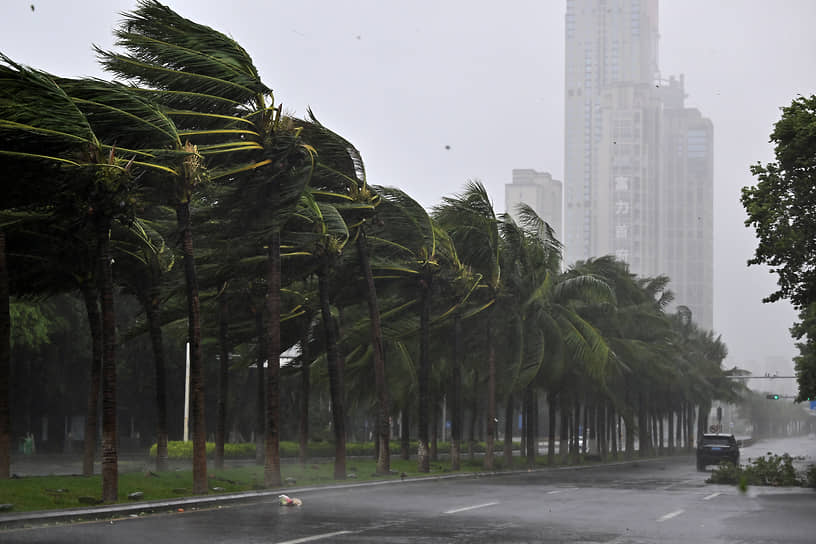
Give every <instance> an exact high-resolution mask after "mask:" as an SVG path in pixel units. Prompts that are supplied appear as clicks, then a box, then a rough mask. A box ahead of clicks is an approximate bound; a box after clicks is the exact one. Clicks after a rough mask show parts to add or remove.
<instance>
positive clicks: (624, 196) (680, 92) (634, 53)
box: [563, 0, 713, 328]
mask: <svg viewBox="0 0 816 544" xmlns="http://www.w3.org/2000/svg"><path fill="white" fill-rule="evenodd" d="M565 22H566V34H565V35H566V63H565V71H566V78H565V81H566V83H565V85H566V88H565V153H564V189H565V205H564V219H565V227H564V228H565V233H564V240H563V242H564V245H565V256H566V259H565V260H566V263H567V264H571V263H573V262H575V261H577V260H583V259H587V258H590V257H599V256H602V255H614V256H616V257H617V258H619V259H621V260H623V261H626V262H627V263H629V265H630V269H631V270H632V272H634V273H636V274H638V275H641V276H656V275H659V274H665V275H667V276H669V278H670V279H671V283H670V285H669V288H670V289H671V290H672V291H674V293H675V303H676V304H682V305H686V306H688V307H689V308H690V309H691V310H692V314H693V318H694V320H695V321H696V322H697V323H699V324H700V325H702V326H704V327H707V328H710V327H711V326H712V321H713V305H712V297H713V287H712V286H713V265H712V262H713V242H712V238H713V205H712V201H713V189H712V187H713V169H712V164H713V162H712V128H711V122H710V121H709V120H707V119H705V118H703V117H702V115H701V114H700V112H699V111H697V110H694V109H690V108H686V107H685V105H684V102H685V94H684V89H683V79H682V77H681V78H680V79H675V78H670V79H669V80H663V79H661V77H660V72H659V68H658V0H567V11H566V21H565Z"/></svg>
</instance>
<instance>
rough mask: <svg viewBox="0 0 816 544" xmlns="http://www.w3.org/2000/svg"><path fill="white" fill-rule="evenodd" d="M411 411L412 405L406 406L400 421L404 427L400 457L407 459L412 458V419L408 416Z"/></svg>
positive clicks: (401, 434) (401, 436)
mask: <svg viewBox="0 0 816 544" xmlns="http://www.w3.org/2000/svg"><path fill="white" fill-rule="evenodd" d="M409 412H410V407H409V406H408V405H406V406H404V407H403V409H402V417H401V423H400V426H401V427H402V429H401V433H400V457H401V458H402V459H403V460H405V461H407V460H408V459H410V458H411V426H410V423H411V421H410V418H409V416H408V413H409Z"/></svg>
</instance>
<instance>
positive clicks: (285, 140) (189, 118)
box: [98, 0, 312, 493]
mask: <svg viewBox="0 0 816 544" xmlns="http://www.w3.org/2000/svg"><path fill="white" fill-rule="evenodd" d="M115 34H116V37H117V45H119V46H121V47H124V48H125V49H126V50H127V51H128V54H117V53H113V52H105V51H101V50H98V53H99V55H100V57H101V59H102V63H103V65H104V66H105V68H106V69H108V70H110V71H111V72H113V73H115V74H117V75H119V76H121V77H124V78H127V79H129V80H132V81H136V82H138V83H141V84H143V85H145V86H146V87H145V88H143V89H141V91H142V92H144V93H146V94H148V95H150V97H151V99H152V100H155V101H156V102H158V103H160V104H161V105H162V106H164V107H165V108H166V110H167V112H168V115H170V116H171V117H172V118H173V119H174V120H175V121H176V123H177V124H178V126H179V127H180V128H181V131H180V134H181V135H182V137H184V138H189V139H191V140H195V141H196V143H197V146H196V145H193V144H191V143H189V142H187V143H185V147H186V148H187V149H189V150H190V151H191V152H192V151H196V150H197V151H199V152H200V153H201V154H202V155H204V156H206V157H208V161H209V163H208V168H209V179H211V180H214V179H219V178H220V179H224V180H228V182H229V183H240V184H241V185H242V191H245V192H246V193H247V196H248V197H252V198H253V200H252V201H249V202H251V203H252V204H254V207H255V209H249V210H246V213H247V217H248V218H249V219H257V220H258V221H259V224H256V225H253V226H252V227H250V228H252V229H253V230H254V232H256V233H259V234H260V235H261V236H260V239H259V240H258V243H259V246H260V247H265V248H267V250H266V257H267V272H266V274H267V297H266V312H267V321H266V324H267V329H266V335H267V337H268V338H267V342H266V345H267V347H268V350H269V359H268V360H269V365H268V372H267V429H266V444H265V449H266V461H265V470H264V473H265V476H264V480H265V483H266V485H268V486H274V485H279V484H280V455H279V445H278V444H279V439H280V438H279V423H278V421H277V420H278V418H279V402H280V400H279V397H280V395H279V391H278V380H279V364H280V353H281V349H280V348H281V338H280V314H281V308H280V281H281V280H280V233H281V229H282V228H283V225H284V224H285V222H286V220H287V219H288V218H289V216H290V215H291V213H292V212H293V210H294V208H295V205H296V204H297V201H298V199H299V197H300V194H301V193H302V192H303V190H304V188H305V186H306V184H307V183H308V180H309V177H310V175H311V171H312V155H311V151H310V150H309V149H308V148H307V147H305V146H304V145H303V144H302V143H301V142H300V140H299V129H298V128H297V127H296V126H295V124H294V123H293V121H292V120H291V119H289V118H287V117H285V116H283V115H282V108H281V107H280V106H277V107H276V106H275V104H274V100H273V99H272V92H271V89H270V88H269V87H267V86H266V85H265V84H264V83H263V82H262V81H261V80H260V77H259V74H258V71H257V69H256V68H255V65H254V63H253V62H252V59H251V57H250V56H249V55H248V54H247V52H246V51H245V50H244V49H243V48H242V47H241V46H240V45H239V44H238V43H236V42H235V41H234V40H232V39H231V38H229V37H228V36H225V35H224V34H222V33H220V32H217V31H215V30H213V29H212V28H209V27H207V26H204V25H200V24H197V23H195V22H193V21H190V20H188V19H185V18H183V17H181V16H180V15H178V14H177V13H175V12H174V11H173V10H171V9H170V8H168V7H167V6H164V5H162V4H161V3H159V2H156V1H154V0H141V1H140V2H139V6H138V8H137V9H136V10H134V11H133V12H131V13H128V14H126V15H125V20H124V21H123V22H122V24H121V26H120V27H119V29H118V30H116V32H115ZM197 157H198V156H197V155H194V154H192V153H191V154H190V155H189V157H188V159H187V164H186V168H185V170H184V175H181V176H178V177H177V178H175V182H176V183H175V193H174V203H175V206H176V209H177V215H178V222H179V230H180V232H181V233H182V248H183V253H184V263H185V277H186V280H187V295H188V314H189V336H190V342H191V388H192V399H191V401H192V404H193V451H194V453H193V471H194V485H193V487H194V492H195V493H206V492H207V482H206V452H205V438H206V431H205V427H204V392H203V383H202V377H201V375H202V369H201V338H200V315H199V300H198V284H197V279H196V272H195V264H194V255H193V243H192V233H191V230H190V200H191V197H192V194H193V192H194V191H195V190H196V187H197V185H198V183H199V181H201V180H202V179H203V172H202V165H201V163H200V161H199V160H197ZM245 202H247V201H245Z"/></svg>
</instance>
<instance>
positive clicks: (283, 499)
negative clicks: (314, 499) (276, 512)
mask: <svg viewBox="0 0 816 544" xmlns="http://www.w3.org/2000/svg"><path fill="white" fill-rule="evenodd" d="M278 500H279V501H280V505H281V506H303V501H301V500H300V499H295V498H292V497H290V496H288V495H278Z"/></svg>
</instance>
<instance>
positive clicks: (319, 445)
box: [150, 440, 519, 459]
mask: <svg viewBox="0 0 816 544" xmlns="http://www.w3.org/2000/svg"><path fill="white" fill-rule="evenodd" d="M513 447H514V448H516V449H518V447H519V444H518V443H514V444H513ZM467 448H468V444H467V442H465V441H463V442H462V446H461V450H462V454H464V453H466V452H467V451H468V450H467ZM502 448H504V443H503V442H502V441H501V440H497V441H496V446H495V449H494V451H496V452H497V453H500V452H501V450H502ZM307 449H308V453H309V457H334V443H332V442H309V445H308V447H307ZM485 449H486V445H485V443H484V442H476V443H474V444H473V451H475V452H477V453H484V451H485ZM416 450H417V441H416V440H412V441H411V442H410V447H409V448H408V451H410V452H411V453H415V452H416ZM437 450H438V451H439V453H450V442H438V443H437ZM299 451H300V450H299V445H298V443H297V442H291V441H282V442H281V443H280V455H281V457H297V456H298V453H299ZM401 451H402V446H401V444H400V442H399V441H397V440H392V441H391V453H392V454H393V455H398V454H399V453H400V452H401ZM150 455H151V456H155V455H156V444H153V445H152V446H151V447H150ZM214 455H215V443H213V442H207V457H214ZM346 455H347V456H349V457H358V456H367V455H369V456H373V455H374V443H373V442H347V443H346ZM167 457H168V459H192V458H193V443H192V442H174V441H170V442H168V443H167ZM254 457H255V443H253V442H243V443H241V444H224V458H225V459H252V458H254Z"/></svg>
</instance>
